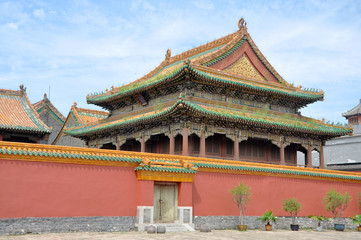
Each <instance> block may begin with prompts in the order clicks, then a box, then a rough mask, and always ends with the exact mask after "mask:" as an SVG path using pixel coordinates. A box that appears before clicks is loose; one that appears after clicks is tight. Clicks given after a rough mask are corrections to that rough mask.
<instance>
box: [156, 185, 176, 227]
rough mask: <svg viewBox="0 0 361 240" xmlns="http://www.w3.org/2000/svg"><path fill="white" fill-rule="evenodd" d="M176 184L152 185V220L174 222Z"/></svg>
mask: <svg viewBox="0 0 361 240" xmlns="http://www.w3.org/2000/svg"><path fill="white" fill-rule="evenodd" d="M177 189H178V188H177V185H176V184H172V185H161V184H159V185H158V184H155V185H154V203H153V206H154V221H156V222H174V221H175V220H176V219H177V205H178V201H177V198H178V191H177Z"/></svg>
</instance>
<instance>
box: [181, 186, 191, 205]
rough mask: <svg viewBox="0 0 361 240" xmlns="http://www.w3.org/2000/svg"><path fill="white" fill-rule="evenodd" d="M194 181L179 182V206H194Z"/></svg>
mask: <svg viewBox="0 0 361 240" xmlns="http://www.w3.org/2000/svg"><path fill="white" fill-rule="evenodd" d="M192 193H193V192H192V183H191V182H181V183H179V184H178V206H184V207H189V206H192V201H193V200H192V199H193V197H192Z"/></svg>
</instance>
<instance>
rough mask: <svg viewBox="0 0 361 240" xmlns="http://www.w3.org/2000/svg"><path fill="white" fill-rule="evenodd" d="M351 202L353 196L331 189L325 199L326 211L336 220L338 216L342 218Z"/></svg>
mask: <svg viewBox="0 0 361 240" xmlns="http://www.w3.org/2000/svg"><path fill="white" fill-rule="evenodd" d="M351 200H352V198H351V195H350V194H348V193H347V192H345V194H342V193H340V192H338V191H336V190H335V189H333V188H331V189H330V191H328V192H327V195H326V197H325V198H324V199H323V203H324V204H325V207H326V210H327V211H328V212H331V213H332V214H333V215H334V217H335V218H337V217H338V216H340V217H341V218H342V214H343V212H344V211H345V209H346V208H347V206H348V204H349V203H350V202H351Z"/></svg>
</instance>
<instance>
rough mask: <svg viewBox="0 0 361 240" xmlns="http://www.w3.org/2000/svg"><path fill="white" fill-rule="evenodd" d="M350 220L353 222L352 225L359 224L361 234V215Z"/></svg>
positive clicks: (358, 228)
mask: <svg viewBox="0 0 361 240" xmlns="http://www.w3.org/2000/svg"><path fill="white" fill-rule="evenodd" d="M350 219H351V220H352V223H354V224H358V227H357V230H358V231H359V232H361V214H358V215H355V216H354V217H350Z"/></svg>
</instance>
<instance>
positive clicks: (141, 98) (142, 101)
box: [135, 93, 148, 106]
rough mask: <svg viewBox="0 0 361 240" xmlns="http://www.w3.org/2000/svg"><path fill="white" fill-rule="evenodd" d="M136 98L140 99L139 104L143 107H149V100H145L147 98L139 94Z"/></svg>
mask: <svg viewBox="0 0 361 240" xmlns="http://www.w3.org/2000/svg"><path fill="white" fill-rule="evenodd" d="M135 97H136V98H137V99H138V102H139V103H140V104H141V105H142V106H146V105H148V102H147V100H145V98H144V97H143V95H142V94H140V93H139V94H137V95H136V96H135Z"/></svg>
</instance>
